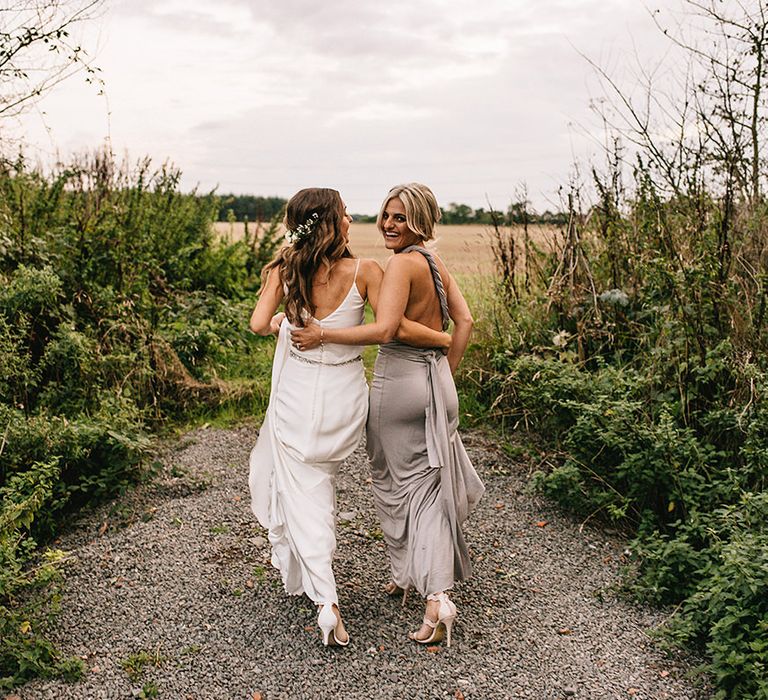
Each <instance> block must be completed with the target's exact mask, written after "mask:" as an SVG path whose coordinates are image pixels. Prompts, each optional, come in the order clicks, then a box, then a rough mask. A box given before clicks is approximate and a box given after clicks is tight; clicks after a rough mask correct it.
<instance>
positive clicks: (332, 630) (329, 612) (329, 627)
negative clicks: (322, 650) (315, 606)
mask: <svg viewBox="0 0 768 700" xmlns="http://www.w3.org/2000/svg"><path fill="white" fill-rule="evenodd" d="M317 625H318V627H320V631H321V632H322V634H323V644H324V645H325V646H330V645H333V646H339V647H345V646H347V644H349V635H347V638H346V639H345V640H344V641H342V640H341V639H339V638H338V637H337V636H336V630H337V629H338V627H339V625H341V618H339V617H336V613H335V612H333V603H322V604H321V605H320V613H319V614H318V616H317Z"/></svg>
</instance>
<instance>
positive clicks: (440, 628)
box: [408, 591, 458, 646]
mask: <svg viewBox="0 0 768 700" xmlns="http://www.w3.org/2000/svg"><path fill="white" fill-rule="evenodd" d="M427 600H436V601H438V602H439V603H440V606H439V608H438V610H437V620H434V621H433V620H430V619H429V618H428V617H427V616H426V615H425V616H424V620H423V623H424V624H425V625H427V627H431V628H432V634H430V635H429V637H427V638H426V639H419V638H418V637H416V635H415V634H414V633H413V632H411V633H410V634H409V635H408V636H409V637H410V638H411V639H413V640H414V641H415V642H418V643H419V644H436V643H437V642H440V641H442V640H443V636H444V634H443V633H445V637H446V643H447V645H448V646H451V629H452V628H453V623H454V622H455V621H456V617H457V616H458V611H457V610H456V606H455V605H454V604H453V601H451V599H450V598H449V597H448V594H447V593H444V592H442V591H441V592H440V593H431V594H430V595H428V596H427Z"/></svg>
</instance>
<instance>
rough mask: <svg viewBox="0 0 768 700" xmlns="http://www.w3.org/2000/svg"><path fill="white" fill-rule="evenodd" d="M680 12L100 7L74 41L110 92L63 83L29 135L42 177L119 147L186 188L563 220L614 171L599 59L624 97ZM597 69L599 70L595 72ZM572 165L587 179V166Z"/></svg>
mask: <svg viewBox="0 0 768 700" xmlns="http://www.w3.org/2000/svg"><path fill="white" fill-rule="evenodd" d="M675 7H679V3H678V0H655V5H654V4H646V3H644V2H642V1H641V0H482V1H480V0H475V1H474V2H470V1H469V0H387V2H382V1H381V0H378V1H375V2H374V1H373V0H323V1H321V0H312V1H309V0H250V1H248V0H216V2H211V1H210V0H106V5H105V8H104V9H103V10H102V12H101V15H100V16H99V17H98V18H96V19H94V20H91V21H89V22H88V23H87V24H85V25H83V26H81V27H80V28H79V30H78V32H80V35H79V36H78V38H79V39H80V40H81V42H82V44H83V46H85V47H86V49H87V50H88V51H89V53H90V54H91V55H92V57H93V62H94V64H95V65H96V66H97V67H98V68H99V69H100V76H101V78H102V80H103V94H99V90H98V88H97V87H96V86H94V85H89V84H87V83H86V82H85V81H84V79H83V77H82V76H75V77H73V78H71V79H69V80H67V81H66V82H64V83H62V84H61V85H59V86H58V87H57V88H56V89H55V91H54V92H52V93H50V94H48V95H47V96H46V97H45V98H44V99H43V100H42V101H41V102H39V103H38V104H37V105H35V107H34V108H33V109H32V110H30V111H29V112H28V113H27V114H26V115H25V116H24V117H22V118H21V119H20V120H19V121H18V122H17V123H16V124H15V128H16V129H17V132H18V134H20V137H21V138H22V139H23V141H24V143H25V144H26V146H25V148H26V151H27V154H28V155H30V156H32V157H34V158H35V159H37V160H39V161H40V162H42V163H44V164H47V163H51V162H54V161H55V160H56V159H57V158H60V159H64V160H66V159H67V158H68V157H69V156H70V154H73V153H83V152H85V151H88V150H93V149H95V148H97V147H99V146H101V145H103V144H104V143H105V142H106V143H108V144H109V145H110V147H111V148H112V150H113V151H114V152H115V154H116V155H117V156H118V157H119V158H122V157H127V158H128V159H129V160H132V161H133V160H138V159H140V158H143V157H145V156H149V157H151V158H152V159H153V162H155V163H157V164H158V166H159V165H160V164H161V163H162V162H163V161H166V160H168V161H170V162H172V163H173V164H174V165H176V166H177V167H178V168H179V169H180V170H181V172H182V180H181V183H182V187H183V188H184V189H185V190H191V189H192V188H195V187H196V188H198V190H199V191H204V192H207V191H210V190H213V189H216V191H217V192H218V193H220V194H224V193H230V192H234V193H238V194H256V195H263V196H273V195H276V196H280V197H286V198H287V197H290V196H291V195H292V194H293V193H294V192H296V191H297V190H299V189H301V188H302V187H310V186H323V187H333V188H335V189H338V190H339V191H340V192H341V194H342V197H343V198H344V200H345V202H346V204H347V207H348V210H349V211H350V212H354V213H361V214H369V213H375V212H376V211H377V210H378V207H379V205H380V203H381V200H382V199H383V197H384V195H385V194H386V192H387V191H388V190H389V188H390V187H392V186H393V185H395V184H398V183H401V182H409V181H420V182H424V183H426V184H427V185H429V186H430V187H431V188H432V189H433V191H434V192H435V194H436V196H437V198H438V201H439V202H440V204H441V205H442V206H448V205H449V204H450V203H452V202H459V203H464V204H468V205H470V206H472V207H473V208H478V207H485V208H488V205H489V203H490V205H492V206H493V207H494V208H496V209H506V207H507V206H508V205H509V204H510V202H512V201H513V200H515V199H518V198H519V196H520V192H521V188H523V187H525V188H526V190H527V193H528V198H529V200H530V201H531V202H532V204H533V207H534V208H535V209H537V210H538V211H543V210H544V209H550V210H555V209H558V208H560V204H561V199H560V196H561V194H560V193H561V192H562V189H561V188H563V187H566V188H567V185H568V182H569V179H571V178H572V177H574V173H575V172H576V171H577V168H576V165H577V166H578V171H579V172H582V173H584V172H588V171H589V165H590V164H591V163H595V162H597V163H599V162H602V160H603V155H602V153H601V149H602V144H603V143H604V142H605V137H604V130H603V128H602V125H601V121H600V119H599V117H598V115H597V114H596V112H595V110H594V109H592V106H593V105H594V104H595V103H596V102H599V101H600V100H601V98H602V97H603V94H604V93H603V88H602V87H601V85H600V82H599V80H598V79H597V76H596V73H595V69H594V67H593V66H591V65H590V60H591V61H592V62H594V63H596V64H598V65H600V66H602V67H604V68H605V69H606V70H608V71H609V72H610V73H611V75H613V76H615V77H616V78H617V80H619V81H620V82H621V83H622V84H631V82H632V81H633V80H635V81H636V79H637V72H638V65H643V64H646V65H647V63H648V62H650V61H658V60H660V59H661V57H662V56H663V54H664V51H665V41H664V39H663V36H662V35H661V33H660V32H659V30H658V28H657V27H656V26H655V24H654V22H653V19H652V16H651V13H652V12H653V11H655V10H657V9H660V10H661V11H662V13H663V12H666V11H667V10H670V9H672V8H675ZM587 59H590V60H587ZM575 164H576V165H575Z"/></svg>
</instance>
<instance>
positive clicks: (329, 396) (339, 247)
mask: <svg viewBox="0 0 768 700" xmlns="http://www.w3.org/2000/svg"><path fill="white" fill-rule="evenodd" d="M350 221H351V217H350V216H349V215H348V214H347V213H346V208H345V206H344V202H343V201H342V199H341V196H340V195H339V193H338V192H337V191H336V190H332V189H321V188H311V189H304V190H301V191H300V192H298V193H296V194H295V195H294V196H293V197H292V198H291V199H290V201H289V202H288V204H287V206H286V215H285V225H286V228H287V230H288V233H287V240H288V244H287V245H286V246H284V247H283V248H281V250H280V251H279V252H278V254H277V256H276V257H275V259H274V260H273V261H272V262H271V263H269V264H268V265H267V266H266V267H265V269H264V272H263V277H264V283H263V285H262V290H261V292H260V296H259V300H258V303H257V304H256V308H255V309H254V311H253V314H252V316H251V321H250V327H251V330H252V331H253V332H254V333H259V334H261V335H267V334H269V333H276V334H277V335H278V342H277V347H276V349H275V358H274V361H273V367H272V388H271V394H270V402H269V408H268V409H267V414H266V417H265V419H264V423H263V425H262V428H261V431H260V433H259V439H258V442H257V444H256V446H255V447H254V449H253V451H252V453H251V459H250V476H249V486H250V489H251V496H252V509H253V512H254V514H255V515H256V517H257V518H258V520H259V522H260V523H261V524H262V525H263V526H264V527H265V528H268V530H269V541H270V544H271V545H272V564H273V565H274V566H275V567H277V568H278V569H279V570H280V573H281V575H282V579H283V584H284V586H285V590H286V592H287V593H289V594H292V595H300V594H302V593H306V595H307V596H308V597H309V598H310V599H311V600H312V601H314V602H315V603H316V604H317V605H318V606H319V608H320V609H319V614H318V625H319V626H320V629H321V631H322V638H323V643H324V644H325V645H326V646H327V645H329V644H335V645H340V646H345V645H347V644H348V643H349V635H348V634H347V632H346V630H345V628H344V623H343V621H342V618H341V614H340V612H339V607H338V596H337V592H336V582H335V578H334V575H333V569H332V566H331V562H332V557H333V553H334V551H335V549H336V529H335V498H336V491H335V477H336V473H337V471H338V468H339V466H340V465H341V463H342V462H343V461H344V459H345V458H346V457H347V456H349V454H350V453H351V452H352V451H353V450H354V449H355V447H356V446H357V444H358V441H359V439H360V437H361V434H362V430H363V427H364V425H365V421H366V416H367V412H368V387H367V385H366V382H365V376H364V374H363V364H362V361H361V359H360V348H359V347H357V346H355V345H337V344H335V343H333V342H332V341H331V340H330V338H325V337H324V334H325V333H329V332H330V331H331V330H334V329H343V328H346V327H348V326H355V325H358V324H360V323H362V322H363V311H364V306H365V303H366V299H367V300H368V301H369V302H370V303H371V306H372V307H373V308H374V310H375V309H376V308H377V300H378V292H379V286H380V284H381V279H382V275H383V273H382V271H381V268H380V267H379V266H378V264H377V263H376V262H374V261H373V260H365V259H355V258H354V257H353V256H352V254H351V253H350V251H349V248H348V245H347V244H348V242H349V227H350ZM281 304H282V305H283V306H284V312H281V313H278V314H275V312H276V311H277V310H278V307H279V306H280V305H281ZM309 322H312V323H313V324H315V325H316V327H317V328H318V329H319V331H318V334H319V335H318V338H319V340H318V343H317V347H315V348H313V349H308V348H304V347H303V346H301V344H297V346H296V347H291V343H290V333H291V331H293V330H295V329H297V328H301V327H302V326H304V325H305V324H307V323H309ZM399 334H400V337H401V338H402V339H403V340H405V341H406V342H412V343H416V344H422V345H428V346H435V345H437V346H445V345H448V344H450V336H448V335H447V334H445V333H439V332H435V331H434V330H431V329H429V328H427V327H425V326H420V325H419V324H417V323H410V322H405V323H403V324H402V329H401V330H400V331H399Z"/></svg>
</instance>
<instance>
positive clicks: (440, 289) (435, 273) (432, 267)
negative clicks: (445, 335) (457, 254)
mask: <svg viewBox="0 0 768 700" xmlns="http://www.w3.org/2000/svg"><path fill="white" fill-rule="evenodd" d="M400 252H401V253H411V252H417V253H421V254H422V255H423V256H424V257H425V258H426V259H427V263H428V264H429V271H430V272H431V273H432V281H433V282H434V283H435V291H436V292H437V299H438V301H439V302H440V313H441V314H442V317H443V330H445V329H446V328H448V323H449V322H450V320H451V317H450V314H449V313H448V297H447V296H446V294H445V287H444V286H443V278H442V276H441V275H440V270H438V269H437V263H436V262H435V258H434V257H433V255H432V253H431V252H430V251H428V250H427V249H426V248H425V247H424V246H421V245H409V246H408V247H407V248H403V249H402V250H401V251H400Z"/></svg>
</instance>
